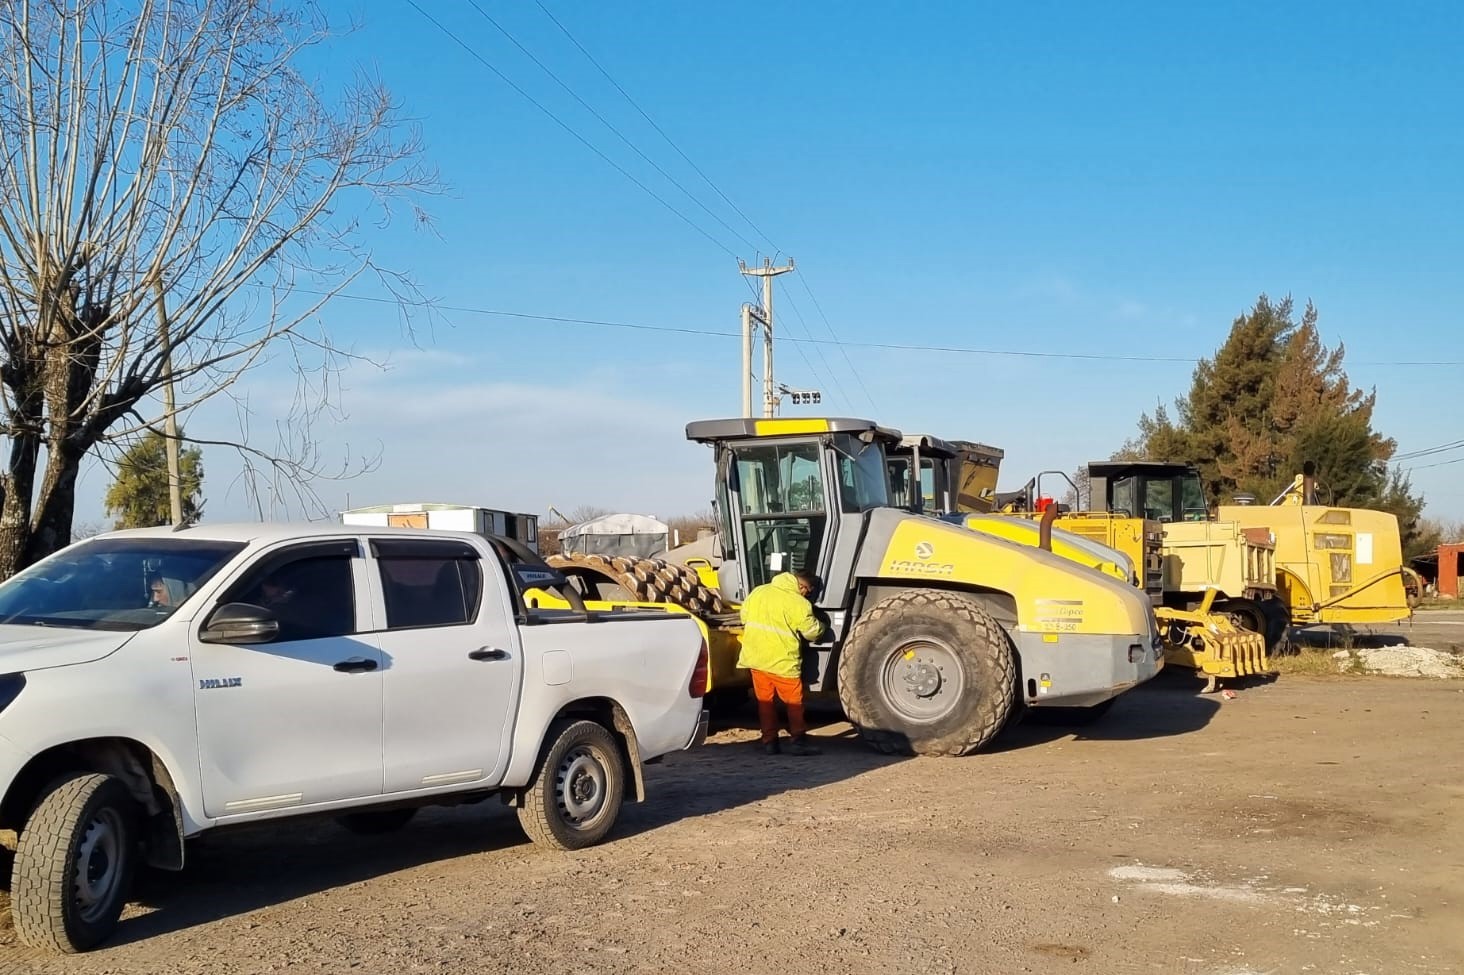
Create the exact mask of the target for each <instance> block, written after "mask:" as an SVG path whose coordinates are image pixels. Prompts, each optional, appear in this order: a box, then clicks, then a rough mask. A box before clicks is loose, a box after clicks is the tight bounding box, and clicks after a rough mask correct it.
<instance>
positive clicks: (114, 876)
mask: <svg viewBox="0 0 1464 975" xmlns="http://www.w3.org/2000/svg"><path fill="white" fill-rule="evenodd" d="M138 819H139V817H138V810H137V804H136V802H135V801H134V800H133V798H132V794H131V793H130V792H129V791H128V789H127V786H126V784H125V783H123V782H122V780H121V779H118V778H116V777H114V776H110V775H100V774H93V773H88V774H82V775H76V776H73V777H71V778H68V779H63V780H61V781H59V782H57V783H55V784H54V785H52V786H51V787H50V790H49V791H48V792H47V793H46V794H45V795H44V796H43V797H42V798H41V800H40V802H39V803H38V804H37V805H36V807H35V810H34V811H33V812H32V813H31V815H30V819H28V820H27V821H26V824H25V827H24V828H23V829H22V830H21V832H20V843H19V845H18V846H17V847H16V851H15V868H14V875H13V877H12V880H11V892H10V910H11V915H12V916H13V918H14V920H15V933H16V934H17V935H18V936H19V937H20V940H21V941H23V942H24V943H26V944H28V945H30V946H31V947H33V948H45V949H50V950H52V951H61V952H66V953H71V952H78V951H86V950H88V949H89V948H93V947H95V946H97V945H98V944H100V943H101V942H102V941H104V940H105V939H106V938H107V937H108V936H109V935H111V933H112V932H113V931H114V930H115V929H116V927H117V918H118V917H119V916H120V915H121V913H122V907H123V905H124V904H126V902H127V893H128V890H129V889H130V887H131V884H132V874H133V871H134V870H135V869H136V864H137V859H138V850H139V829H138Z"/></svg>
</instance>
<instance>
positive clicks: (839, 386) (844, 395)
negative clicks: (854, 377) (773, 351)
mask: <svg viewBox="0 0 1464 975" xmlns="http://www.w3.org/2000/svg"><path fill="white" fill-rule="evenodd" d="M783 300H784V301H786V302H788V307H789V308H792V309H793V315H794V317H796V318H797V319H798V324H799V325H800V326H801V327H802V328H803V334H804V335H806V336H808V337H809V338H813V330H812V329H810V328H809V327H808V322H807V321H806V320H805V319H804V318H803V312H802V311H801V310H800V309H799V308H798V302H796V301H794V300H793V296H792V295H791V294H789V293H788V289H787V288H784V289H783ZM794 348H796V349H797V350H798V351H799V352H800V353H801V352H802V351H803V347H802V346H800V345H795V346H794ZM813 350H814V351H815V352H816V353H818V361H819V362H821V363H823V368H824V372H825V373H826V374H827V375H828V377H829V382H830V383H831V384H832V385H833V387H834V389H836V390H837V391H838V393H839V396H840V398H841V399H843V401H844V403H845V405H846V406H848V407H850V408H851V409H852V408H853V406H854V401H853V399H851V398H850V396H849V394H848V392H846V391H845V389H844V384H843V383H841V382H839V377H838V376H837V375H836V374H835V373H834V370H833V369H831V368H829V360H828V358H827V357H826V356H825V355H824V350H823V346H821V345H815V346H814V347H813ZM804 361H805V362H807V361H808V357H807V356H804ZM808 368H809V369H813V363H811V362H810V363H809V364H808ZM814 374H815V375H817V370H815V371H814Z"/></svg>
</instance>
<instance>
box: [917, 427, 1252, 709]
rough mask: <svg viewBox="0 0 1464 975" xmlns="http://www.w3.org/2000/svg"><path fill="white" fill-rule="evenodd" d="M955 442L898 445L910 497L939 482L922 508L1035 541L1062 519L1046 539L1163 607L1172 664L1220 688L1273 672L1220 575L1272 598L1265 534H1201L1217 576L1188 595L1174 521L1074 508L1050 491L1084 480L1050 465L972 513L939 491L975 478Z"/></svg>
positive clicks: (1207, 564)
mask: <svg viewBox="0 0 1464 975" xmlns="http://www.w3.org/2000/svg"><path fill="white" fill-rule="evenodd" d="M954 443H955V442H954V441H945V440H941V439H940V438H937V437H929V436H918V437H917V436H911V437H906V438H904V441H903V442H902V444H901V445H900V446H899V447H898V448H896V450H895V452H894V453H895V454H896V457H897V460H895V461H892V463H891V468H890V473H891V479H892V482H893V483H895V484H896V485H898V484H900V483H905V484H906V487H905V489H904V492H903V496H906V497H911V498H913V497H914V495H915V493H916V490H917V489H916V488H915V487H914V486H913V485H915V484H917V483H921V484H929V485H931V486H932V487H933V489H934V490H933V492H932V497H933V499H934V508H933V509H926V508H924V507H922V508H921V509H917V510H929V513H931V514H935V515H937V516H939V517H941V518H943V519H944V520H946V521H949V522H953V523H955V524H959V525H960V526H961V527H963V528H966V529H968V530H971V531H976V532H982V533H985V534H989V535H993V536H996V537H1000V538H1006V539H1009V540H1012V541H1017V542H1021V543H1025V544H1028V545H1037V544H1043V541H1042V536H1041V535H1040V533H1039V532H1038V530H1037V528H1036V525H1037V522H1038V520H1039V519H1043V518H1044V516H1045V517H1046V518H1049V519H1054V521H1053V528H1052V529H1051V531H1050V537H1049V538H1048V540H1047V541H1046V543H1045V544H1046V545H1047V546H1049V547H1050V548H1051V550H1052V551H1053V552H1054V553H1056V554H1058V555H1061V556H1063V557H1065V558H1068V559H1071V560H1073V561H1076V562H1079V563H1081V564H1083V565H1088V566H1090V567H1092V568H1095V569H1097V570H1098V571H1100V572H1105V573H1107V574H1109V575H1113V576H1116V577H1118V578H1121V579H1123V580H1125V581H1127V582H1129V583H1130V584H1131V585H1133V586H1134V587H1135V588H1137V589H1140V590H1142V591H1143V592H1144V593H1145V595H1146V596H1147V598H1148V599H1149V601H1150V602H1151V604H1152V605H1153V606H1154V607H1155V616H1156V621H1157V626H1158V629H1159V632H1160V635H1161V636H1162V638H1163V641H1164V646H1165V659H1166V662H1167V663H1171V664H1175V665H1178V666H1183V667H1189V668H1192V669H1194V670H1196V671H1198V672H1199V673H1201V674H1203V675H1204V676H1205V677H1206V680H1207V690H1214V689H1216V688H1217V687H1218V685H1219V682H1220V681H1221V680H1225V679H1231V678H1239V677H1248V676H1253V675H1259V674H1266V673H1269V672H1271V667H1270V660H1269V657H1268V656H1267V646H1266V641H1265V638H1264V636H1262V635H1260V633H1261V631H1260V630H1259V629H1257V630H1247V629H1246V625H1247V623H1249V622H1250V620H1251V618H1252V617H1251V616H1250V615H1233V614H1232V612H1231V611H1230V610H1229V609H1227V608H1226V607H1224V606H1223V605H1217V599H1218V598H1219V597H1221V596H1222V594H1223V592H1224V591H1223V590H1222V589H1221V588H1220V587H1219V586H1217V585H1215V584H1214V582H1213V580H1214V579H1216V578H1220V577H1223V576H1225V573H1227V572H1229V571H1230V570H1231V569H1233V570H1235V571H1238V572H1241V573H1242V575H1243V580H1244V583H1245V584H1244V585H1242V586H1239V587H1237V588H1235V589H1232V590H1231V591H1232V592H1234V593H1236V594H1237V595H1236V599H1235V605H1236V606H1238V607H1241V608H1242V609H1246V610H1248V609H1251V608H1253V607H1252V606H1251V605H1249V604H1245V605H1242V604H1241V603H1240V602H1239V600H1240V599H1242V598H1244V597H1243V596H1242V595H1241V594H1244V595H1245V596H1249V597H1256V598H1265V595H1264V594H1265V593H1266V592H1267V591H1268V590H1269V591H1272V592H1274V589H1275V582H1274V570H1273V569H1271V568H1270V566H1271V562H1270V561H1269V557H1268V547H1269V542H1268V541H1267V540H1264V539H1262V538H1261V537H1260V536H1259V535H1257V534H1255V533H1249V534H1246V533H1241V532H1237V531H1235V530H1234V527H1235V526H1233V525H1232V526H1217V527H1216V528H1215V529H1213V530H1211V531H1208V532H1204V533H1201V534H1202V535H1203V537H1202V538H1199V539H1197V540H1193V541H1192V545H1191V547H1190V549H1189V555H1190V557H1191V558H1190V563H1189V564H1190V565H1191V567H1192V568H1193V569H1194V571H1195V574H1196V575H1198V576H1204V575H1206V574H1207V573H1208V574H1209V576H1210V578H1211V580H1212V581H1211V582H1210V583H1205V584H1202V585H1201V588H1200V591H1199V593H1198V595H1197V597H1196V598H1190V594H1189V593H1188V592H1181V591H1179V590H1177V589H1175V588H1174V587H1175V586H1178V585H1179V584H1180V583H1182V582H1183V583H1188V582H1189V581H1190V580H1189V579H1188V578H1187V577H1185V578H1182V577H1181V576H1180V575H1173V576H1171V575H1170V574H1169V573H1168V572H1167V571H1166V566H1168V567H1169V568H1179V567H1181V566H1180V565H1170V564H1168V563H1166V561H1165V559H1164V554H1163V553H1164V545H1165V530H1166V526H1165V525H1164V523H1163V522H1162V521H1161V520H1159V519H1157V518H1147V517H1142V516H1139V517H1135V516H1133V515H1131V514H1130V513H1128V512H1126V511H1121V510H1098V511H1085V510H1079V511H1074V510H1072V506H1070V505H1066V504H1063V503H1061V502H1059V501H1058V500H1057V499H1056V497H1054V496H1053V495H1052V494H1049V493H1046V491H1045V490H1044V488H1051V487H1052V486H1053V484H1054V481H1057V482H1060V483H1061V484H1062V485H1063V486H1065V487H1066V488H1067V489H1068V491H1069V493H1070V494H1071V495H1072V496H1073V497H1074V498H1075V499H1076V497H1077V496H1078V490H1077V487H1076V486H1075V485H1073V483H1072V481H1071V479H1069V478H1068V477H1067V476H1066V475H1065V474H1063V473H1061V472H1059V471H1044V472H1043V473H1042V474H1039V475H1038V476H1037V477H1034V478H1033V479H1031V480H1030V481H1028V482H1027V484H1026V485H1024V486H1023V487H1022V489H1020V490H1018V491H1012V492H1007V493H995V492H993V495H992V497H991V502H992V505H993V506H994V507H995V508H996V509H997V512H998V513H996V514H987V513H985V511H986V510H990V509H983V510H977V511H973V510H972V509H971V508H970V507H968V506H966V505H964V504H963V503H962V502H961V500H960V498H959V497H958V496H956V495H955V493H954V492H951V491H944V492H943V491H941V490H940V487H941V485H949V484H956V483H960V482H961V481H962V480H963V478H965V477H966V476H967V475H966V473H965V471H964V470H963V467H964V464H965V459H964V458H963V456H962V455H961V454H960V452H959V451H957V450H956V449H955V448H954ZM982 474H983V476H987V475H986V472H984V471H983V472H982ZM1044 479H1047V480H1046V483H1045V484H1044ZM896 490H897V491H898V488H897V489H896ZM1197 556H1198V558H1196V557H1197ZM1227 567H1228V568H1227Z"/></svg>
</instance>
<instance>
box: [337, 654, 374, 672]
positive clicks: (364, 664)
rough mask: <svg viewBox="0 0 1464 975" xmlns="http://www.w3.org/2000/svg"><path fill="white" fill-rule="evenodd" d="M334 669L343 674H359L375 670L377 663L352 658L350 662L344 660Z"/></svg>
mask: <svg viewBox="0 0 1464 975" xmlns="http://www.w3.org/2000/svg"><path fill="white" fill-rule="evenodd" d="M334 669H335V670H338V671H340V672H341V673H343V674H359V673H361V672H362V671H368V670H375V669H376V661H374V660H367V659H366V658H365V657H352V658H351V659H350V660H342V661H341V662H340V663H338V664H336V665H335V668H334Z"/></svg>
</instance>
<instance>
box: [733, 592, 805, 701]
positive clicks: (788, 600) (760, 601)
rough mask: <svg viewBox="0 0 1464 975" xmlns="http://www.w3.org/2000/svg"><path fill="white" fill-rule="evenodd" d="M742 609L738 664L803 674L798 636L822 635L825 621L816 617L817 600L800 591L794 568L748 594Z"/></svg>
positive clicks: (781, 673) (785, 674)
mask: <svg viewBox="0 0 1464 975" xmlns="http://www.w3.org/2000/svg"><path fill="white" fill-rule="evenodd" d="M741 613H742V653H741V655H740V656H739V657H738V658H737V666H739V667H746V668H747V669H749V670H761V671H764V672H765V673H769V674H772V675H773V676H775V677H797V676H799V674H800V673H801V672H802V667H801V662H802V660H801V656H800V653H799V649H800V645H799V642H798V638H799V637H800V636H801V637H803V638H804V639H806V640H816V639H818V637H819V636H820V635H821V634H822V633H823V624H821V623H819V621H818V620H817V619H816V618H815V617H814V615H813V604H812V603H810V602H809V601H808V600H807V599H806V598H804V596H803V594H802V593H800V592H799V591H798V579H797V578H796V577H795V576H794V575H793V574H792V573H790V572H783V573H780V574H778V575H776V576H774V577H773V581H772V582H769V583H767V584H766V585H761V586H758V587H757V588H756V589H754V590H753V591H752V592H750V593H748V594H747V600H746V602H744V603H743V604H742V610H741Z"/></svg>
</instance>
